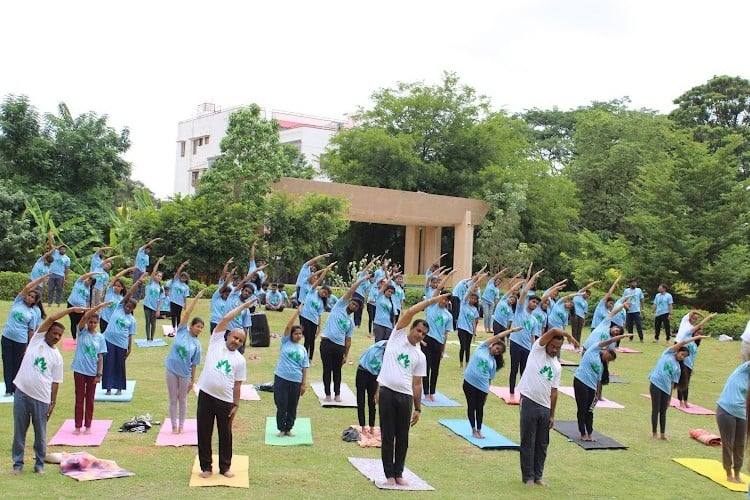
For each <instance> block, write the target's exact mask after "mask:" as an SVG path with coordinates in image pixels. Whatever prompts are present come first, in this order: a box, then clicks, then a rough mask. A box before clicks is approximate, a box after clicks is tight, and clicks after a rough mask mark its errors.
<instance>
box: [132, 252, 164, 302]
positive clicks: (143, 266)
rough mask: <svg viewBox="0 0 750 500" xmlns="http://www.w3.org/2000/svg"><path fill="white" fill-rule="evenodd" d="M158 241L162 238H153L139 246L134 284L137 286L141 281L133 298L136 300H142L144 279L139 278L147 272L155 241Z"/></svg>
mask: <svg viewBox="0 0 750 500" xmlns="http://www.w3.org/2000/svg"><path fill="white" fill-rule="evenodd" d="M157 241H161V238H154V239H152V240H151V241H149V242H148V243H146V244H145V245H143V246H142V247H140V248H138V251H137V252H136V254H135V261H134V262H133V265H134V266H135V271H133V286H136V285H135V283H141V284H140V285H139V286H137V287H136V289H135V291H134V292H133V298H134V299H135V300H141V299H142V298H143V286H144V285H143V281H138V278H140V277H141V275H142V274H146V270H147V269H148V265H149V263H150V259H149V254H150V253H151V250H152V247H153V245H154V243H156V242H157Z"/></svg>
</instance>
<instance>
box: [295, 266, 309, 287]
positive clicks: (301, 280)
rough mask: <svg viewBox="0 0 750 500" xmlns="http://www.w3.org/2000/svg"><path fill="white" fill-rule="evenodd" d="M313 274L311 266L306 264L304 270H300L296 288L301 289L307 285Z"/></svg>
mask: <svg viewBox="0 0 750 500" xmlns="http://www.w3.org/2000/svg"><path fill="white" fill-rule="evenodd" d="M311 274H312V270H311V269H310V266H308V265H307V264H306V263H305V264H302V268H301V269H300V270H299V274H298V275H297V281H296V283H295V284H296V286H299V287H301V286H302V285H304V284H305V283H307V279H308V278H309V277H310V275H311Z"/></svg>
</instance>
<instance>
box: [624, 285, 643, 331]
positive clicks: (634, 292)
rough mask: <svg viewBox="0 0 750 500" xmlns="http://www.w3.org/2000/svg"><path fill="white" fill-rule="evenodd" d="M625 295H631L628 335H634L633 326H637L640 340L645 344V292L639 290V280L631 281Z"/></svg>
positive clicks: (627, 322)
mask: <svg viewBox="0 0 750 500" xmlns="http://www.w3.org/2000/svg"><path fill="white" fill-rule="evenodd" d="M625 294H627V295H629V296H630V298H629V299H628V300H630V309H628V312H627V315H626V319H625V328H626V329H627V330H628V333H633V326H634V325H635V328H636V331H637V332H638V338H639V339H640V341H641V343H643V321H642V320H641V311H642V310H643V298H644V297H643V290H641V289H640V288H638V280H636V279H631V280H630V281H629V282H628V289H627V290H626V291H625Z"/></svg>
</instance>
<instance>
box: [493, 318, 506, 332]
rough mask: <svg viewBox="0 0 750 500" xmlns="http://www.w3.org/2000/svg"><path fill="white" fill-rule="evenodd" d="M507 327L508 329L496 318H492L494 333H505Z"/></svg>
mask: <svg viewBox="0 0 750 500" xmlns="http://www.w3.org/2000/svg"><path fill="white" fill-rule="evenodd" d="M507 329H508V327H507V326H505V325H501V324H500V323H498V322H497V321H495V320H494V319H493V320H492V333H494V334H495V335H497V334H498V333H503V332H504V331H505V330H507Z"/></svg>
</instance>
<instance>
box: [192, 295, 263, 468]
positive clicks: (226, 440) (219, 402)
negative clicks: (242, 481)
mask: <svg viewBox="0 0 750 500" xmlns="http://www.w3.org/2000/svg"><path fill="white" fill-rule="evenodd" d="M255 301H256V299H255V298H253V299H250V300H248V301H247V302H243V303H242V304H240V305H239V306H238V307H235V308H234V309H232V310H231V311H229V312H228V313H227V314H226V316H224V317H223V318H221V321H219V324H218V325H216V329H215V330H214V331H213V332H211V339H210V340H209V342H208V351H207V353H206V362H205V364H204V365H203V366H204V367H203V371H202V372H201V376H200V377H199V378H198V388H199V389H200V390H199V392H198V408H197V410H196V417H197V420H198V461H199V462H200V468H201V474H200V475H201V477H204V478H206V477H209V476H211V474H212V473H213V457H212V453H213V450H212V447H211V441H212V438H213V432H214V422H216V429H217V432H218V434H219V474H222V475H223V476H226V477H234V472H232V471H231V466H232V422H233V421H234V417H235V415H237V410H238V409H239V407H240V388H241V387H242V382H244V381H245V378H246V377H247V375H246V373H247V364H246V362H245V357H244V356H243V355H242V354H241V353H240V352H239V350H238V349H239V348H240V346H241V345H244V344H245V330H243V329H242V328H233V329H232V330H230V331H229V333H228V334H227V336H226V340H225V339H224V333H225V332H226V331H227V329H228V327H229V324H230V323H231V321H232V320H233V319H234V318H235V316H240V315H241V314H242V312H243V311H245V310H246V309H248V308H249V307H252V306H253V305H254V304H255Z"/></svg>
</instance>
